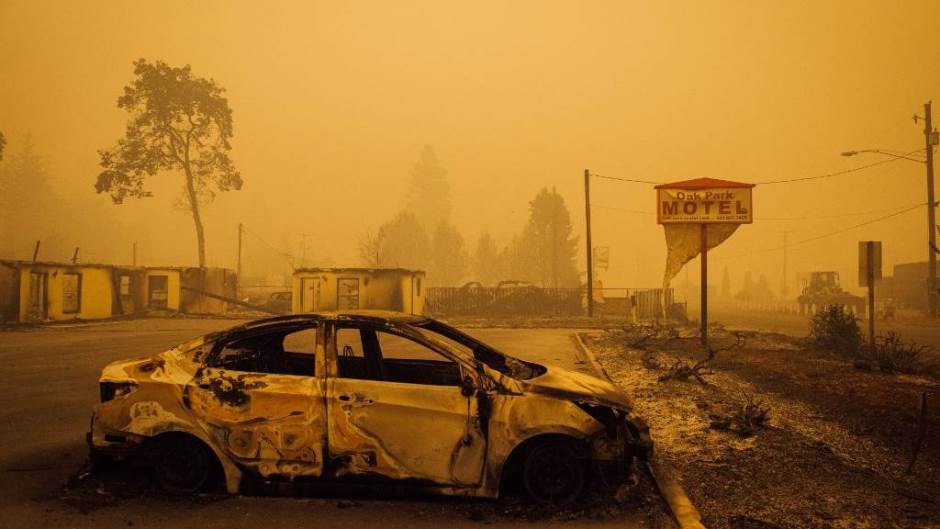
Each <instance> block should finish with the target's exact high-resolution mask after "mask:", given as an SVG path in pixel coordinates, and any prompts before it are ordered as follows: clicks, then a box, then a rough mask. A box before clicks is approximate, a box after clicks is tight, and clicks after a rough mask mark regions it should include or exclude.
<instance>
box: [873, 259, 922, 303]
mask: <svg viewBox="0 0 940 529" xmlns="http://www.w3.org/2000/svg"><path fill="white" fill-rule="evenodd" d="M927 272H928V267H927V262H926V261H925V262H921V263H904V264H898V265H894V275H893V276H892V277H891V278H885V279H886V280H888V281H885V283H886V284H885V286H886V287H888V285H889V284H890V287H889V288H886V289H885V292H884V295H886V296H887V297H890V298H891V299H893V300H894V303H895V304H896V305H897V306H898V307H899V308H905V309H916V310H924V311H925V310H927Z"/></svg>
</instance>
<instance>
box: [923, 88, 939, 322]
mask: <svg viewBox="0 0 940 529" xmlns="http://www.w3.org/2000/svg"><path fill="white" fill-rule="evenodd" d="M932 132H933V128H932V127H931V116H930V101H928V102H926V103H924V142H925V146H926V148H927V231H928V232H929V233H928V235H929V238H928V240H929V241H930V248H928V249H927V253H928V255H929V258H928V261H927V262H928V265H927V266H928V276H927V310H928V314H930V317H931V318H936V317H937V228H936V225H937V218H936V208H935V203H934V196H933V141H932V140H933V138H932V134H931V133H932Z"/></svg>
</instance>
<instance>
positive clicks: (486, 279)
mask: <svg viewBox="0 0 940 529" xmlns="http://www.w3.org/2000/svg"><path fill="white" fill-rule="evenodd" d="M500 268H501V263H500V257H499V249H497V248H496V243H495V242H493V237H492V236H490V233H489V232H487V231H484V232H483V233H481V234H480V238H479V239H478V240H477V246H476V249H475V250H474V251H473V263H472V266H471V270H472V274H473V279H475V280H477V281H479V282H481V283H483V284H484V285H494V284H496V283H497V282H498V281H499V280H500V279H503V278H502V277H501V276H500Z"/></svg>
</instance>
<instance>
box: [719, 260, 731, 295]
mask: <svg viewBox="0 0 940 529" xmlns="http://www.w3.org/2000/svg"><path fill="white" fill-rule="evenodd" d="M718 297H720V298H721V299H731V277H730V276H729V275H728V267H727V266H726V267H725V271H724V273H723V274H722V276H721V293H720V294H719V295H718Z"/></svg>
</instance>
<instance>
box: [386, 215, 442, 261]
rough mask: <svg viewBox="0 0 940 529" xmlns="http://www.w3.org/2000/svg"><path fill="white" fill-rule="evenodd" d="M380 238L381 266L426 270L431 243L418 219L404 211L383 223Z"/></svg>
mask: <svg viewBox="0 0 940 529" xmlns="http://www.w3.org/2000/svg"><path fill="white" fill-rule="evenodd" d="M376 237H377V238H378V252H377V253H378V256H379V258H378V263H377V264H379V265H381V266H400V267H403V268H412V269H420V270H426V269H427V266H428V260H429V257H430V248H431V243H430V241H429V240H428V235H427V233H426V232H425V231H424V228H422V227H421V224H420V223H419V222H418V219H417V218H415V216H414V215H413V214H412V213H410V212H407V211H402V212H401V213H399V214H398V215H396V216H395V218H393V219H392V220H390V221H388V222H386V223H385V224H383V225H382V226H381V227H380V228H379V231H378V233H377V235H376Z"/></svg>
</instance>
